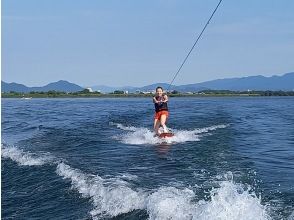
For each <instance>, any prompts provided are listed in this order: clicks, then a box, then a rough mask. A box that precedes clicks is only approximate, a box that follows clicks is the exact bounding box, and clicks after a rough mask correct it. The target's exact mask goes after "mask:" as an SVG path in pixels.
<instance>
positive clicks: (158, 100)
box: [153, 86, 169, 136]
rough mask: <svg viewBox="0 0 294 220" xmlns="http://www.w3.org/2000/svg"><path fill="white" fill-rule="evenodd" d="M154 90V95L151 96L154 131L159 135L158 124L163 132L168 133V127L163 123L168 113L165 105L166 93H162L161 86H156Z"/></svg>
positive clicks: (166, 100)
mask: <svg viewBox="0 0 294 220" xmlns="http://www.w3.org/2000/svg"><path fill="white" fill-rule="evenodd" d="M155 92H156V95H155V96H154V97H153V103H154V107H155V115H154V131H155V134H156V135H158V136H160V134H161V132H160V131H159V127H160V126H162V128H163V133H168V129H167V127H166V125H165V123H166V120H167V118H168V115H169V113H168V107H167V102H168V97H167V95H166V94H163V88H162V87H160V86H158V87H157V88H156V90H155Z"/></svg>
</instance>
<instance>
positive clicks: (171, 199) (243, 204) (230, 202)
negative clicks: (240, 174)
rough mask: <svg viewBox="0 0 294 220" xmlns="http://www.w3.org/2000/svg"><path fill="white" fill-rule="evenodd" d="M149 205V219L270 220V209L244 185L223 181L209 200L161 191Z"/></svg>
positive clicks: (185, 191) (190, 193)
mask: <svg viewBox="0 0 294 220" xmlns="http://www.w3.org/2000/svg"><path fill="white" fill-rule="evenodd" d="M147 199H148V202H147V207H146V208H147V212H148V214H149V219H152V220H153V219H156V220H157V219H158V220H159V219H175V220H178V219H179V220H185V219H195V220H196V219H197V220H268V219H270V217H269V215H268V214H267V211H266V210H267V207H266V206H264V205H262V204H261V200H260V198H257V196H256V195H255V194H254V193H250V192H249V191H246V190H244V188H243V186H242V185H238V184H235V183H233V182H231V181H224V182H222V183H221V185H220V188H217V189H213V190H211V199H210V200H209V201H204V200H200V201H197V197H196V196H195V194H194V192H193V191H192V190H189V189H182V190H180V189H176V188H173V187H166V188H160V189H159V190H158V191H157V192H154V193H153V194H151V195H150V196H149V197H148V198H147Z"/></svg>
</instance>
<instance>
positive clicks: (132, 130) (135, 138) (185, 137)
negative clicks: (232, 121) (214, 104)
mask: <svg viewBox="0 0 294 220" xmlns="http://www.w3.org/2000/svg"><path fill="white" fill-rule="evenodd" d="M110 125H112V126H116V127H117V128H119V129H121V130H123V131H126V133H123V134H120V135H116V136H114V138H115V139H117V140H119V141H121V142H122V143H124V144H134V145H142V144H161V143H163V142H164V143H168V144H171V143H184V142H192V141H199V140H200V138H201V137H202V136H203V135H204V134H210V133H209V132H211V131H214V130H217V129H222V128H226V127H228V125H227V124H220V125H214V126H210V127H205V128H196V129H194V130H176V129H170V131H171V132H172V133H174V136H173V137H169V138H164V139H162V138H159V137H156V136H154V132H153V131H151V130H150V129H148V128H144V127H134V126H125V125H123V124H120V123H113V122H112V123H110Z"/></svg>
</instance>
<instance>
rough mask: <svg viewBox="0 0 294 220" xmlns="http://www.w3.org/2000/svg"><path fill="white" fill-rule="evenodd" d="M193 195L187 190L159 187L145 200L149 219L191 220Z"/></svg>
mask: <svg viewBox="0 0 294 220" xmlns="http://www.w3.org/2000/svg"><path fill="white" fill-rule="evenodd" d="M194 197H195V194H194V192H193V191H192V190H189V189H183V190H181V189H177V188H175V187H161V188H160V189H159V190H158V191H156V192H154V193H152V194H151V195H149V196H148V198H147V203H146V209H147V212H148V214H149V219H175V220H176V219H179V220H182V219H183V220H184V219H192V217H193V213H194V209H195V207H194V205H193V203H192V199H193V198H194Z"/></svg>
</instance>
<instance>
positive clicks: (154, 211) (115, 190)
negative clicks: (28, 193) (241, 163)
mask: <svg viewBox="0 0 294 220" xmlns="http://www.w3.org/2000/svg"><path fill="white" fill-rule="evenodd" d="M47 156H48V158H50V160H49V159H48V158H47V157H44V155H43V153H41V154H40V153H34V154H33V153H28V152H25V151H23V150H21V149H19V148H17V147H14V146H3V145H2V157H4V158H10V159H11V160H13V161H15V162H16V163H18V165H20V166H41V165H46V164H50V165H56V174H57V175H58V176H60V177H61V178H63V179H64V180H65V181H69V182H70V183H71V189H72V190H73V191H77V192H79V194H80V195H81V196H82V197H84V198H88V199H89V201H91V203H92V206H93V209H92V211H91V212H90V215H91V216H92V218H93V219H101V218H109V217H115V216H119V215H121V214H126V213H129V212H132V211H134V210H144V211H145V212H146V213H147V214H148V216H149V219H160V220H161V219H163V220H164V219H176V220H177V219H179V220H185V219H189V220H190V219H199V220H202V219H203V220H207V219H211V220H214V219H218V220H235V219H236V220H237V219H238V220H243V219H244V220H248V219H259V220H264V219H270V216H269V214H268V213H269V207H268V206H266V205H263V204H262V203H261V198H260V197H257V196H256V194H255V193H254V192H253V191H252V190H249V189H248V187H245V186H244V185H243V184H239V183H235V182H234V181H233V180H232V178H230V179H226V175H224V177H223V179H222V180H221V181H218V182H217V185H218V187H216V188H212V189H210V196H208V197H207V199H205V200H203V199H199V198H198V196H197V194H196V193H195V191H194V190H193V188H187V187H178V186H177V187H174V186H162V187H159V188H156V189H153V190H150V189H144V188H138V187H136V186H135V185H134V184H132V183H131V182H130V181H128V178H124V176H125V175H126V176H128V174H125V175H124V176H117V177H112V178H110V177H108V178H102V177H101V176H99V175H97V174H87V173H84V172H83V171H81V170H80V169H76V168H73V167H71V166H70V165H68V164H67V163H65V162H61V161H62V160H57V159H55V160H53V159H52V158H54V157H52V156H50V155H49V153H48V155H47ZM52 160H53V161H52ZM52 162H53V163H52ZM131 176H132V178H138V177H137V176H136V177H134V175H131ZM214 185H215V184H214Z"/></svg>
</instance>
